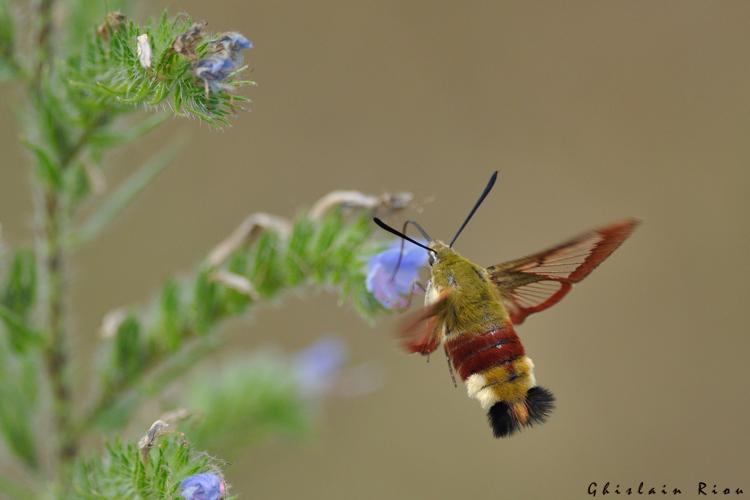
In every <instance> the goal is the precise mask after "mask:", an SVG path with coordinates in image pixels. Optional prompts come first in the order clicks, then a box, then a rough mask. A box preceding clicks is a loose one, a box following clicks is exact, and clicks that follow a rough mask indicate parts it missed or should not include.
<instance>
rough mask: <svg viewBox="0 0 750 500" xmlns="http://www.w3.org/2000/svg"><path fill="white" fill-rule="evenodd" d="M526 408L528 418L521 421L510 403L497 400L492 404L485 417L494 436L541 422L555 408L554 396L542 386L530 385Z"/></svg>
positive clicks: (509, 433)
mask: <svg viewBox="0 0 750 500" xmlns="http://www.w3.org/2000/svg"><path fill="white" fill-rule="evenodd" d="M526 408H527V410H528V418H527V419H526V421H525V422H523V423H521V422H519V420H518V418H519V417H518V415H517V414H516V413H515V412H513V409H512V408H511V405H509V404H508V403H507V402H505V401H498V402H497V403H495V404H494V405H492V408H490V411H489V412H487V418H488V419H489V421H490V426H492V432H493V434H494V435H495V437H496V438H501V437H507V436H511V435H512V434H513V433H514V432H516V431H519V430H521V428H522V427H530V426H532V425H534V424H541V423H543V422H544V421H545V420H547V417H548V416H549V414H550V413H551V412H552V410H553V409H554V408H555V396H553V395H552V393H551V392H550V391H548V390H547V389H545V388H544V387H538V386H537V387H532V388H531V389H529V391H528V392H527V393H526Z"/></svg>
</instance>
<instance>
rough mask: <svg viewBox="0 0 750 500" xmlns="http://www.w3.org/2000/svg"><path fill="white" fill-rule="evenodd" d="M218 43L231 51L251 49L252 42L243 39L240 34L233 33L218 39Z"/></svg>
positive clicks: (225, 34)
mask: <svg viewBox="0 0 750 500" xmlns="http://www.w3.org/2000/svg"><path fill="white" fill-rule="evenodd" d="M219 43H221V44H223V45H224V46H225V47H226V48H227V49H229V50H231V51H240V50H242V49H252V48H253V42H251V41H250V40H248V39H247V38H245V36H244V35H242V34H241V33H236V32H234V31H231V32H229V33H224V34H223V35H222V36H221V38H219Z"/></svg>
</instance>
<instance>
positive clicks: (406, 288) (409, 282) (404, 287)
mask: <svg viewBox="0 0 750 500" xmlns="http://www.w3.org/2000/svg"><path fill="white" fill-rule="evenodd" d="M420 243H421V242H420ZM400 252H401V241H400V240H397V241H394V242H393V243H392V244H391V245H390V246H389V247H388V248H387V249H386V250H384V251H382V252H380V253H378V254H375V255H373V256H372V257H371V258H370V261H369V262H368V264H367V281H366V283H365V284H366V286H367V290H368V291H369V292H370V293H371V294H373V295H374V296H375V298H376V299H377V300H378V302H380V303H381V304H383V306H384V307H386V308H388V309H401V308H404V307H408V305H409V302H408V296H409V294H410V293H411V291H412V286H413V285H414V283H415V282H416V281H417V279H418V278H419V269H420V268H421V267H423V266H425V265H426V264H427V250H425V249H424V248H420V247H418V246H417V245H414V244H413V243H409V242H408V241H404V255H403V257H402V258H401V265H400V266H399V268H398V272H397V273H396V275H395V276H394V275H393V273H394V271H395V270H396V265H397V264H398V257H399V253H400Z"/></svg>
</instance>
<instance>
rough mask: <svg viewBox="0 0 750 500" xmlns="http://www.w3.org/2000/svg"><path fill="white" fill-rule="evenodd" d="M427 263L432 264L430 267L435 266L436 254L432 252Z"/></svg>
mask: <svg viewBox="0 0 750 500" xmlns="http://www.w3.org/2000/svg"><path fill="white" fill-rule="evenodd" d="M427 262H429V263H430V265H433V264H434V263H435V254H434V253H432V252H429V253H428V257H427Z"/></svg>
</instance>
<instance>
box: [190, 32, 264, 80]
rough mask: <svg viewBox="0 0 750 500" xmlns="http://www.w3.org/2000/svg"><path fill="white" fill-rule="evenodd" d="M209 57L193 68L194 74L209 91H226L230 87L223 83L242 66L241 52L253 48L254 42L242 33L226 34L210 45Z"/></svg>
mask: <svg viewBox="0 0 750 500" xmlns="http://www.w3.org/2000/svg"><path fill="white" fill-rule="evenodd" d="M210 47H211V48H210V51H209V55H208V56H207V57H205V58H203V59H201V60H200V61H198V62H196V63H195V65H194V66H193V74H194V75H195V77H196V78H199V79H201V80H203V82H204V84H205V86H206V92H208V90H213V91H217V90H224V89H227V88H228V87H227V86H226V85H224V84H223V83H222V80H224V79H225V78H227V77H228V76H229V75H230V74H231V73H232V72H233V71H236V70H238V69H240V67H241V66H242V61H243V60H242V55H241V53H240V51H242V50H243V49H250V48H252V47H253V42H251V41H250V40H248V39H247V38H245V37H244V36H243V35H241V34H240V33H235V32H229V33H224V34H222V35H221V37H220V38H219V39H218V40H214V41H213V42H211V45H210Z"/></svg>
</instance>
